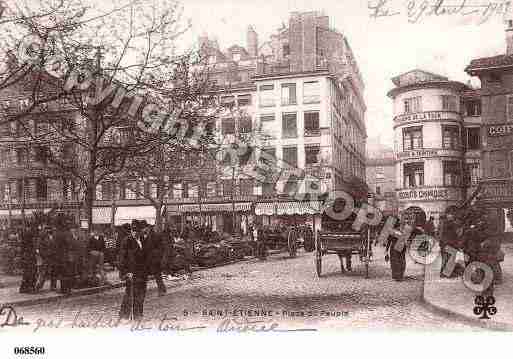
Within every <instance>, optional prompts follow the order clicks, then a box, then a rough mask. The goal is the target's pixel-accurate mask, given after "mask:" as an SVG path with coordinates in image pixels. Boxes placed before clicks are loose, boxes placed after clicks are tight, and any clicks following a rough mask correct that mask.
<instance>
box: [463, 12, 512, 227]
mask: <svg viewBox="0 0 513 359" xmlns="http://www.w3.org/2000/svg"><path fill="white" fill-rule="evenodd" d="M465 71H466V72H467V73H468V74H469V75H471V76H477V77H478V78H479V79H480V80H481V99H482V122H483V125H484V131H483V132H482V137H481V139H482V144H483V151H482V155H481V161H482V163H483V169H482V171H483V179H482V192H481V193H480V196H479V200H480V202H481V203H482V204H484V205H487V206H488V207H490V210H493V211H495V212H496V214H497V217H498V218H500V219H501V220H500V223H504V214H505V213H508V212H509V213H510V214H511V213H512V211H511V210H510V208H513V180H512V176H513V152H512V148H513V131H512V129H513V20H509V21H508V23H507V29H506V52H505V53H504V54H501V55H497V56H493V57H485V58H478V59H474V60H472V61H471V62H470V64H469V65H468V66H467V68H466V69H465ZM503 228H504V227H503ZM503 228H502V229H503Z"/></svg>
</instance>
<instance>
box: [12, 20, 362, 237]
mask: <svg viewBox="0 0 513 359" xmlns="http://www.w3.org/2000/svg"><path fill="white" fill-rule="evenodd" d="M199 45H200V49H201V51H202V53H203V54H204V55H205V59H206V61H207V63H206V66H207V68H208V73H209V76H210V78H211V79H212V80H213V81H214V82H215V84H216V85H217V88H218V92H216V93H215V94H214V95H215V96H216V97H217V98H218V101H219V103H218V104H219V105H220V107H223V108H224V109H225V110H224V111H222V112H221V113H220V116H219V118H218V121H217V124H216V127H217V132H218V133H219V138H218V140H220V141H221V140H222V141H224V142H225V143H227V144H230V143H233V142H237V141H238V140H240V139H241V138H245V141H248V143H250V147H251V148H252V149H253V150H252V151H251V153H247V155H246V156H243V157H244V158H240V160H241V161H242V162H247V163H242V164H241V163H238V164H237V165H233V164H232V163H231V162H229V161H227V160H226V156H225V155H224V152H223V151H219V153H217V154H216V155H217V161H214V160H205V159H203V161H196V160H194V159H193V158H189V159H186V158H184V160H183V161H180V167H182V168H181V169H180V170H177V171H173V173H172V174H170V176H169V181H170V182H172V186H171V187H172V190H171V191H169V193H168V194H167V196H166V209H167V215H168V220H169V221H171V222H174V223H176V222H181V223H183V222H184V220H191V221H192V220H202V221H206V222H207V223H209V224H211V225H212V226H213V227H214V229H217V230H223V231H227V232H231V231H232V230H233V228H234V227H239V226H240V227H242V228H244V227H246V226H247V224H248V223H250V222H252V221H254V220H258V221H261V222H263V223H274V222H276V221H278V220H287V219H288V220H291V219H292V220H294V221H299V222H305V221H308V222H309V223H311V224H315V219H314V218H317V220H318V218H319V217H318V215H319V209H320V206H317V207H316V205H315V203H316V202H315V201H313V202H312V203H314V204H313V206H312V203H309V205H307V204H306V203H302V202H301V201H298V200H297V198H306V197H307V196H308V194H310V195H311V196H321V195H322V194H326V193H328V192H330V191H333V190H345V191H346V192H349V193H351V194H353V196H355V197H361V198H366V196H367V191H366V186H365V141H366V127H365V111H366V107H365V102H364V98H363V90H364V85H363V80H362V77H361V74H360V72H359V70H358V66H357V64H356V60H355V57H354V54H353V53H352V50H351V48H350V46H349V42H348V40H347V38H346V37H345V36H344V35H343V34H342V33H340V32H338V31H336V30H334V29H332V28H331V27H330V25H329V19H328V17H327V16H323V15H321V14H319V13H316V12H307V13H292V14H291V16H290V19H289V22H288V26H284V27H282V28H281V29H279V30H278V31H277V32H276V33H275V34H273V35H272V36H271V38H270V40H269V41H266V42H264V43H262V44H259V41H258V35H257V33H256V32H255V31H254V29H253V28H252V27H249V28H248V30H247V46H246V48H244V47H242V46H238V45H234V46H231V47H229V48H228V49H227V50H225V51H222V50H221V49H220V48H219V45H218V44H217V42H216V41H214V40H211V39H209V38H208V36H201V37H200V39H199ZM263 153H265V154H266V155H268V156H267V157H268V158H269V157H272V158H275V159H276V161H274V162H277V163H278V165H277V166H275V167H274V169H273V171H274V172H279V171H281V168H279V167H282V166H281V165H280V163H284V162H285V163H287V167H288V168H289V170H291V171H292V170H293V169H296V170H294V176H292V177H290V178H288V180H287V181H286V183H283V181H278V182H277V183H275V182H273V181H257V180H255V176H252V175H251V172H252V171H251V168H253V167H255V164H256V163H258V162H257V161H262V159H261V157H262V154H263ZM2 155H4V153H2ZM13 156H14V155H13ZM20 156H21V155H20ZM20 161H21V162H23V159H22V158H21V157H20ZM20 161H18V162H19V163H20V165H19V166H22V165H21V162H20ZM22 167H23V166H22ZM248 172H249V173H248ZM274 177H276V176H274ZM282 178H283V177H282ZM305 179H306V180H305ZM66 188H68V187H66ZM134 188H137V189H138V191H135V190H134ZM50 192H51V191H47V193H46V195H35V196H34V198H37V202H38V203H43V202H44V201H45V198H48V193H50ZM143 192H144V193H145V196H143V195H142V193H143ZM2 193H3V195H4V197H5V196H6V195H5V193H6V192H5V190H4V191H3V192H2ZM12 193H13V192H12V191H11V194H12ZM151 193H155V195H156V187H155V185H154V184H152V183H151V181H148V180H147V179H137V178H136V179H124V180H122V181H117V182H116V183H103V184H100V185H98V187H97V190H96V201H95V207H94V208H93V223H94V224H103V225H109V224H111V222H112V221H113V222H114V224H121V223H125V222H127V221H130V220H131V219H133V218H139V219H146V220H148V221H149V222H150V223H151V222H153V220H154V217H155V211H156V209H155V207H153V206H152V205H151V203H150V201H149V200H148V199H147V198H145V197H147V195H148V194H150V195H151ZM290 193H296V194H299V195H297V196H291V195H290ZM11 197H12V196H11ZM11 202H12V201H11ZM4 203H5V202H4ZM11 204H13V203H11ZM113 209H115V211H113ZM255 215H256V216H255ZM316 216H317V217H316Z"/></svg>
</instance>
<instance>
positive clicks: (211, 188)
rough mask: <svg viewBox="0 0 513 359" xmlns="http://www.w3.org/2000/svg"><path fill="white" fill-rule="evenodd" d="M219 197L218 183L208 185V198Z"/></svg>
mask: <svg viewBox="0 0 513 359" xmlns="http://www.w3.org/2000/svg"><path fill="white" fill-rule="evenodd" d="M215 196H217V182H208V183H207V197H209V198H212V197H215Z"/></svg>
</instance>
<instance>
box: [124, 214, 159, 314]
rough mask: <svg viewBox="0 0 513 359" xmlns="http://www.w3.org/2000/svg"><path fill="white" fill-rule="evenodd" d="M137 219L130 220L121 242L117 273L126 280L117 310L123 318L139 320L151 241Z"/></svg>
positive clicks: (148, 267) (142, 305) (147, 272)
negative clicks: (121, 299)
mask: <svg viewBox="0 0 513 359" xmlns="http://www.w3.org/2000/svg"><path fill="white" fill-rule="evenodd" d="M141 227H142V226H141V224H140V223H139V221H137V220H134V221H132V229H131V233H130V235H129V236H128V237H127V238H126V240H124V241H123V242H122V245H121V249H120V256H119V274H120V277H121V278H122V279H125V280H126V287H125V295H124V297H123V302H122V304H121V308H120V311H119V316H120V317H121V318H123V319H135V320H140V319H141V318H142V316H143V307H144V298H145V296H146V286H147V282H148V275H149V274H150V260H151V243H150V242H149V241H147V240H146V239H145V237H144V236H143V234H142V228H141Z"/></svg>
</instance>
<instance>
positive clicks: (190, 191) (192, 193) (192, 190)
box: [187, 183, 199, 198]
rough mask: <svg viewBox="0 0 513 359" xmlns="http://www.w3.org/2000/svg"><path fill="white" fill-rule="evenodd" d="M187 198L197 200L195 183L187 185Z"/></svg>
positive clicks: (197, 186)
mask: <svg viewBox="0 0 513 359" xmlns="http://www.w3.org/2000/svg"><path fill="white" fill-rule="evenodd" d="M187 195H188V198H198V196H199V185H198V184H197V183H189V184H188V186H187Z"/></svg>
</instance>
